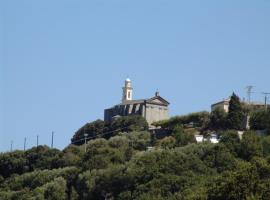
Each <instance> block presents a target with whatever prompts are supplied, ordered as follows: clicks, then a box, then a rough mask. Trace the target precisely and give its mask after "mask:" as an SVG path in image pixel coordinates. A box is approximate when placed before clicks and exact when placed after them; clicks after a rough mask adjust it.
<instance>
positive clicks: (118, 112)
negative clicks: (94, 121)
mask: <svg viewBox="0 0 270 200" xmlns="http://www.w3.org/2000/svg"><path fill="white" fill-rule="evenodd" d="M132 96H133V88H132V86H131V81H130V79H126V80H125V85H124V87H123V95H122V102H121V103H120V104H117V105H115V106H113V107H111V108H108V109H105V110H104V121H106V122H111V121H112V120H114V119H116V118H118V117H121V116H128V115H141V116H142V117H144V118H145V119H146V121H147V122H148V124H149V125H151V124H152V123H153V122H156V121H160V120H164V119H168V118H169V108H168V106H169V104H170V103H169V102H168V101H167V100H165V99H164V98H162V97H161V96H160V95H159V93H158V92H156V94H155V96H154V97H152V98H148V99H139V100H133V98H132Z"/></svg>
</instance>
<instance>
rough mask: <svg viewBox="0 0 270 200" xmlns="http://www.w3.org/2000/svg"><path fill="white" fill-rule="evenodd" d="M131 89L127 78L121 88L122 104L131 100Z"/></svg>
mask: <svg viewBox="0 0 270 200" xmlns="http://www.w3.org/2000/svg"><path fill="white" fill-rule="evenodd" d="M132 93H133V88H132V87H131V80H130V79H129V78H127V79H126V80H125V86H124V87H123V96H122V102H123V103H124V102H125V101H130V100H132Z"/></svg>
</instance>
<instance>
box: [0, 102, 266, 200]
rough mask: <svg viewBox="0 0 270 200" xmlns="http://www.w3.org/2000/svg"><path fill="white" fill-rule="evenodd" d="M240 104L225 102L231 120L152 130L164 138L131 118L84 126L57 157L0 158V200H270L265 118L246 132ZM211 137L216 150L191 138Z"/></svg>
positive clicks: (199, 119)
mask: <svg viewBox="0 0 270 200" xmlns="http://www.w3.org/2000/svg"><path fill="white" fill-rule="evenodd" d="M236 100H237V99H236ZM238 103H239V102H237V101H236V102H231V105H230V110H229V113H224V112H222V111H220V110H217V111H213V112H212V113H208V112H198V113H191V114H188V115H184V116H176V117H173V118H170V119H169V120H165V121H160V122H157V123H155V125H156V126H158V127H159V130H161V131H162V133H163V135H162V137H156V133H153V132H152V131H150V130H148V125H147V123H146V121H145V119H144V118H142V117H139V116H129V117H121V118H119V119H117V120H116V121H113V122H112V123H105V122H103V121H102V120H97V121H94V122H91V123H87V124H86V125H84V126H83V127H81V128H79V129H78V131H77V132H76V133H75V134H74V136H73V138H72V143H73V144H70V145H69V146H67V147H66V148H65V149H64V150H62V151H61V150H58V149H51V148H49V147H47V146H38V147H34V148H31V149H29V150H26V151H13V152H8V153H1V154H0V199H1V200H9V199H14V200H28V199H33V200H34V199H37V200H43V199H48V200H61V199H63V200H64V199H68V200H77V199H82V200H88V199H94V200H103V199H104V200H105V199H110V200H159V199H160V200H161V199H166V200H191V199H192V200H195V199H196V200H199V199H200V200H203V199H205V200H206V199H209V200H219V199H224V200H239V199H247V200H251V199H261V200H269V199H270V136H268V135H267V134H265V135H261V136H259V135H257V134H256V132H255V130H257V129H258V130H262V129H263V130H266V131H265V132H266V133H268V132H267V131H269V125H270V122H269V120H270V111H264V110H257V111H255V112H252V113H250V115H251V119H250V124H251V129H252V130H245V129H244V128H243V127H242V126H241V124H242V123H241V120H240V119H242V117H243V116H244V114H245V111H244V110H243V109H242V107H241V105H240V104H238ZM235 105H237V106H235ZM232 119H234V120H232ZM234 122H237V123H234ZM238 128H239V129H240V128H241V130H243V131H244V134H243V136H242V139H240V138H239V136H238V133H237V131H236V130H238ZM212 132H215V133H217V134H218V136H219V138H220V140H219V143H217V144H212V143H210V142H208V141H205V142H202V143H196V140H195V138H194V134H203V135H204V136H205V137H207V136H208V135H209V134H211V133H212ZM84 134H87V143H86V145H85V144H84Z"/></svg>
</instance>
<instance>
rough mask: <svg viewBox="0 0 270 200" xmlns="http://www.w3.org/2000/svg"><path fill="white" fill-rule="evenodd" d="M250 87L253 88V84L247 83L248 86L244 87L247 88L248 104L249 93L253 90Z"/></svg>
mask: <svg viewBox="0 0 270 200" xmlns="http://www.w3.org/2000/svg"><path fill="white" fill-rule="evenodd" d="M252 88H254V86H253V85H248V86H247V87H246V89H247V98H248V104H250V100H251V93H253V92H252Z"/></svg>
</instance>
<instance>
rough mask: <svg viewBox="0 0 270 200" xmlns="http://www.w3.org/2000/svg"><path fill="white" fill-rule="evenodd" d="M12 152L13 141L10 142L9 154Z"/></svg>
mask: <svg viewBox="0 0 270 200" xmlns="http://www.w3.org/2000/svg"><path fill="white" fill-rule="evenodd" d="M12 151H13V140H11V141H10V152H12Z"/></svg>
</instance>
